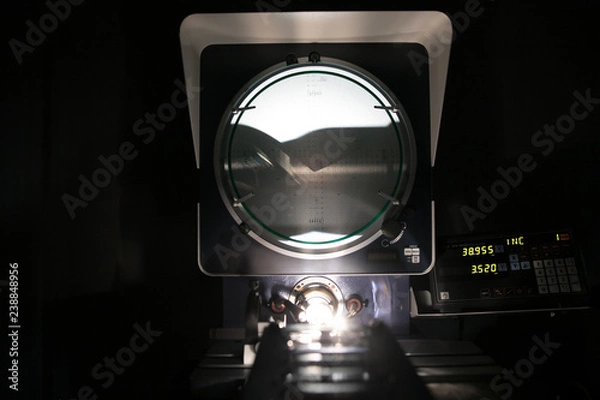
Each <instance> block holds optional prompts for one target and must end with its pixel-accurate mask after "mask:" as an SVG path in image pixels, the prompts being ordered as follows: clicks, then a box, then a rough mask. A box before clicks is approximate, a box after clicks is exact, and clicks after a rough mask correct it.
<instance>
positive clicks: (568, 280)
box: [511, 257, 582, 294]
mask: <svg viewBox="0 0 600 400" xmlns="http://www.w3.org/2000/svg"><path fill="white" fill-rule="evenodd" d="M531 264H532V265H533V269H534V271H535V277H536V283H537V288H538V293H539V294H558V293H578V292H581V291H582V288H581V281H580V280H579V275H578V271H577V265H576V263H575V258H573V257H567V258H554V259H552V258H546V259H543V260H533V261H532V262H531ZM521 267H522V266H521ZM511 269H512V268H511ZM521 269H524V268H521Z"/></svg>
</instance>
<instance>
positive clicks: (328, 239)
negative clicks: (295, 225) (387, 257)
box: [281, 231, 362, 249]
mask: <svg viewBox="0 0 600 400" xmlns="http://www.w3.org/2000/svg"><path fill="white" fill-rule="evenodd" d="M361 236H362V235H354V236H350V237H344V235H339V234H334V233H328V232H318V231H312V232H307V233H303V234H301V235H296V236H292V237H291V238H290V239H292V240H282V241H281V243H284V244H286V245H289V246H292V247H297V248H299V249H321V248H322V249H327V248H331V247H335V246H340V245H344V244H347V243H351V242H354V241H355V240H358V239H360V237H361Z"/></svg>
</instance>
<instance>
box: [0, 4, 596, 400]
mask: <svg viewBox="0 0 600 400" xmlns="http://www.w3.org/2000/svg"><path fill="white" fill-rule="evenodd" d="M267 2H268V3H270V2H269V0H267ZM482 5H483V7H484V12H483V14H482V15H481V16H479V17H477V18H474V19H471V20H470V22H469V26H468V27H467V28H466V30H464V32H457V35H456V39H455V41H454V43H453V47H452V52H451V58H450V66H449V74H448V82H447V90H446V97H445V105H444V114H443V121H442V126H441V133H440V142H439V146H438V155H437V163H436V179H435V198H436V214H437V226H436V228H437V232H438V234H439V235H460V234H466V233H470V230H469V228H468V226H467V225H466V223H465V221H464V219H463V217H462V215H461V212H460V208H461V207H462V206H464V205H468V206H470V207H473V208H475V207H476V203H477V198H478V196H479V194H478V193H477V188H478V187H479V186H483V187H484V188H486V189H487V188H489V187H490V186H491V184H492V183H493V182H494V181H495V180H496V179H498V175H497V173H496V172H495V170H496V168H498V167H500V166H502V167H508V166H512V165H515V164H516V160H517V158H518V156H519V155H520V154H523V153H530V154H532V155H533V156H534V157H535V158H536V161H538V167H537V168H536V169H535V171H533V172H532V173H529V174H526V175H525V176H524V177H523V181H522V183H521V184H520V185H519V186H518V187H517V188H515V189H514V190H512V191H511V193H510V195H509V196H508V197H507V198H506V199H505V200H502V201H501V202H499V204H498V206H497V207H496V209H495V210H494V211H493V212H491V213H490V214H489V215H488V216H487V217H486V218H485V219H484V220H482V221H478V222H477V223H476V226H475V230H474V231H473V232H472V233H488V232H506V233H510V232H521V231H524V232H536V231H543V230H547V229H557V228H561V229H562V228H572V229H573V230H574V231H575V233H576V237H577V238H578V242H579V244H580V245H581V248H582V252H583V255H584V259H585V261H586V264H587V271H588V274H589V281H590V282H591V284H592V285H595V284H597V282H598V280H599V273H598V270H599V269H598V262H599V256H598V252H597V250H596V248H597V243H598V240H599V239H600V238H599V236H600V234H599V233H598V230H597V228H598V216H599V212H598V204H599V203H600V195H599V194H598V190H597V186H598V183H599V179H598V170H599V169H598V162H597V161H598V159H599V158H600V146H599V145H600V136H599V135H598V131H599V127H600V109H598V110H594V111H593V112H591V113H590V115H589V116H588V117H587V118H586V119H584V120H583V121H581V122H578V123H577V125H576V128H575V130H574V131H573V132H572V133H571V134H570V135H569V136H568V137H567V138H566V139H565V140H564V142H562V143H560V144H557V146H556V149H555V150H554V151H553V152H552V153H551V154H550V155H548V156H547V157H543V156H541V155H540V154H539V149H535V148H533V147H532V145H531V137H532V135H533V134H534V133H535V132H536V131H537V130H539V129H542V128H543V126H544V124H554V123H555V121H556V120H557V118H558V117H559V116H561V115H562V114H566V113H568V111H569V107H570V105H571V104H572V102H573V101H574V97H573V92H574V91H579V92H580V93H585V91H586V90H587V89H590V90H591V93H592V96H593V97H600V78H599V74H598V71H600V61H599V60H600V59H599V58H598V57H597V54H598V51H599V50H600V33H599V30H598V24H597V11H596V6H595V5H594V2H592V1H588V2H584V1H571V2H562V3H559V2H552V3H551V4H549V3H547V2H539V3H535V2H524V1H521V2H518V3H517V2H510V1H498V0H497V1H489V0H488V1H483V0H482ZM463 8H464V2H463V1H437V2H436V1H397V2H395V4H390V2H378V1H370V2H364V1H344V2H339V3H333V2H322V1H321V2H317V1H312V0H291V1H290V2H289V4H287V5H286V6H285V7H283V8H282V11H283V12H292V11H298V10H428V9H432V10H440V11H443V12H446V13H448V14H451V15H452V14H455V13H456V12H458V11H462V10H463ZM232 11H243V12H256V11H257V4H256V3H255V2H253V1H251V0H243V1H242V0H235V1H226V2H216V1H214V2H202V3H201V2H200V1H185V0H179V1H170V2H167V1H156V2H141V1H131V2H116V1H93V0H87V1H85V2H84V3H82V4H81V5H78V6H72V9H71V13H70V15H69V16H68V18H66V19H65V20H64V21H63V22H60V23H59V25H58V27H57V28H56V30H54V31H53V32H51V33H48V34H47V35H46V36H47V37H46V38H45V40H44V42H43V43H42V44H40V45H39V46H36V47H35V48H34V51H33V53H25V54H23V56H22V57H23V60H22V63H21V64H19V63H18V62H17V61H16V59H15V57H14V55H13V53H12V50H11V48H10V46H9V45H8V42H9V40H11V39H13V38H15V39H17V40H19V41H21V42H25V35H26V32H27V30H28V27H27V25H26V24H25V22H26V21H27V20H32V21H33V22H34V23H35V24H36V26H37V25H38V21H39V18H40V17H41V16H42V15H44V14H46V13H48V8H47V6H46V5H45V4H44V3H43V2H41V1H21V2H19V3H15V4H13V3H11V4H10V6H9V5H3V8H2V11H1V12H0V15H1V17H0V18H1V19H0V29H1V39H2V40H1V42H2V43H3V45H2V47H1V48H0V57H1V58H0V60H1V61H0V85H1V86H0V88H1V94H2V97H1V99H2V102H1V105H2V107H1V109H0V110H1V111H0V112H1V114H0V118H1V121H2V124H1V125H0V126H1V131H0V154H1V160H2V170H1V171H0V178H1V181H0V184H1V189H0V191H1V193H2V196H1V198H2V202H1V204H2V234H3V238H2V241H1V242H0V243H1V244H0V250H1V252H0V255H1V258H2V266H1V272H0V277H2V279H6V275H7V271H8V263H9V262H17V263H19V268H20V273H21V275H20V296H21V302H20V318H21V323H22V326H23V330H22V331H21V341H20V346H21V349H22V352H21V353H20V363H21V381H20V388H21V391H20V392H19V396H20V397H18V398H23V399H37V398H44V399H46V398H48V399H59V398H61V399H71V398H76V396H77V391H78V390H79V388H80V387H82V386H84V385H90V386H92V387H93V388H94V389H96V393H97V394H98V396H99V398H101V399H103V398H109V399H113V398H156V399H166V398H177V397H180V398H186V392H187V379H188V376H189V373H190V371H191V368H192V367H193V365H194V362H195V360H197V359H198V358H199V357H200V356H201V354H202V352H203V351H204V349H205V348H206V346H207V339H208V328H210V327H215V326H219V324H220V321H221V289H220V287H221V286H220V285H221V282H220V280H219V279H217V278H209V277H206V276H203V275H202V274H201V273H200V271H199V270H198V267H197V264H196V226H195V225H196V219H195V212H196V208H195V201H196V199H197V198H198V193H199V191H200V190H201V188H200V187H199V185H197V183H196V181H195V178H196V177H197V172H196V170H195V159H194V154H193V148H192V138H191V131H190V127H189V117H188V112H187V109H181V110H179V111H178V114H177V116H176V118H175V119H174V120H173V121H172V122H169V123H168V124H167V125H166V127H165V128H164V129H162V130H160V131H158V130H157V132H156V137H155V139H154V140H153V141H152V142H151V143H148V144H144V143H143V142H141V140H140V137H138V136H136V135H135V134H134V132H133V125H134V123H135V122H136V121H137V120H138V119H140V118H143V117H144V113H146V112H151V113H155V112H156V110H157V108H158V107H159V106H160V105H161V104H163V103H165V102H169V101H170V99H171V94H172V93H173V92H174V91H175V90H176V89H177V86H176V84H175V83H174V82H175V80H176V79H179V80H183V68H182V62H181V54H180V46H179V38H178V34H179V25H180V23H181V21H182V20H183V18H184V17H185V16H187V15H189V14H192V13H196V12H232ZM598 108H600V106H599V107H598ZM125 141H131V142H132V143H133V144H134V145H135V147H136V149H137V150H139V153H138V155H137V157H136V158H135V159H134V160H131V161H126V162H125V165H124V168H123V171H122V172H121V173H120V174H119V175H118V176H117V177H113V179H112V182H111V183H110V185H108V186H107V187H106V188H103V189H101V190H100V192H99V194H98V195H97V197H96V198H95V199H94V200H92V201H90V202H89V204H88V205H87V207H86V208H80V209H78V210H77V215H76V218H75V219H71V218H70V216H69V213H68V212H67V210H66V208H65V206H64V204H63V201H62V199H61V197H62V196H63V195H64V194H65V193H68V194H71V195H73V196H77V191H78V189H79V185H80V182H79V180H78V177H79V176H80V175H84V176H86V177H87V178H88V179H89V178H90V177H91V175H92V173H93V172H94V171H95V170H96V169H97V168H98V167H100V166H101V164H100V163H99V161H98V157H99V156H101V155H104V156H107V157H108V156H109V155H112V154H115V153H117V151H118V148H119V146H120V145H121V144H122V143H123V142H125ZM4 300H6V299H5V298H4V297H3V304H2V305H1V307H2V308H3V312H2V313H1V314H0V315H2V316H3V317H2V318H3V319H2V320H1V323H2V327H3V328H4V327H5V326H6V324H5V319H4V315H6V314H5V312H4V311H5V304H7V302H6V301H4ZM595 318H597V316H594V315H590V314H578V313H575V314H569V315H567V316H558V317H555V318H554V319H550V318H549V317H547V316H544V317H543V318H542V317H539V318H531V317H529V316H524V317H515V318H512V319H491V320H488V319H483V318H482V319H478V320H476V321H473V320H465V321H462V322H460V323H464V324H466V325H464V326H463V327H462V328H461V329H462V331H463V334H464V336H465V337H467V338H470V339H473V340H475V341H476V342H477V343H478V344H480V345H481V346H482V347H484V348H485V349H486V350H487V351H489V352H490V353H492V354H493V355H495V356H497V357H498V358H499V359H500V360H501V361H503V362H505V364H503V365H506V366H512V365H514V362H515V360H518V359H519V358H520V357H522V356H523V354H527V350H528V348H529V347H530V346H531V339H530V338H531V336H532V335H533V334H538V335H543V334H544V333H545V332H548V331H552V332H560V333H557V335H565V340H567V339H568V340H571V342H574V343H576V345H573V347H572V348H571V349H570V350H572V351H571V353H573V354H575V355H573V356H572V357H573V358H567V359H560V358H556V359H555V360H556V361H553V362H552V363H550V364H549V366H545V367H544V368H545V369H548V370H550V372H552V371H551V370H552V368H553V366H554V365H558V364H561V363H562V364H563V365H562V367H561V369H560V370H559V372H557V373H556V374H565V376H564V377H563V380H562V382H565V384H564V385H569V384H571V383H572V382H577V381H578V380H581V381H582V382H584V383H585V382H588V381H591V380H592V378H591V377H593V376H594V375H593V373H592V372H591V371H592V369H591V364H588V363H591V361H590V360H594V358H593V357H596V360H597V359H598V354H599V353H600V352H599V351H598V342H600V340H599V339H600V337H599V335H598V333H597V330H596V329H595V328H594V326H595V325H597V320H596V319H595ZM148 321H149V322H150V324H151V326H152V328H153V329H154V330H159V331H162V332H163V333H162V335H161V336H160V337H159V338H157V339H156V341H155V343H153V344H152V345H151V346H150V347H149V349H148V350H147V351H145V352H144V353H142V354H139V355H138V356H137V359H136V361H135V362H134V364H133V365H132V366H131V367H129V368H128V369H127V370H126V371H125V372H124V374H123V375H121V376H117V377H116V380H115V383H114V384H113V385H112V386H111V387H109V388H107V389H103V388H100V387H99V385H98V381H96V380H94V379H93V378H92V376H91V372H90V371H91V369H92V367H93V366H94V365H95V364H97V363H98V362H101V361H102V360H103V358H104V357H105V356H112V357H114V355H115V353H116V352H117V351H118V350H119V349H120V348H122V347H123V346H127V345H128V343H129V339H130V338H131V336H132V335H133V334H134V333H135V330H134V328H133V325H134V324H135V323H139V324H140V325H142V326H145V325H146V323H147V322H148ZM458 323H459V322H457V321H452V322H450V323H448V324H443V326H442V327H441V328H440V327H437V326H436V327H433V328H431V329H429V328H428V327H427V326H424V327H421V328H419V329H422V331H421V332H418V334H420V335H424V336H436V335H437V336H441V337H454V336H455V332H456V329H457V328H456V326H455V325H454V324H458ZM428 329H429V330H428ZM553 329H554V330H553ZM501 335H504V336H501ZM500 337H504V338H505V340H501V339H499V338H500ZM509 339H510V340H509ZM507 343H511V345H510V346H509V345H507ZM4 344H5V343H3V345H4ZM565 347H566V345H565ZM566 353H568V351H567V350H565V351H564V352H563V353H561V354H566ZM5 354H6V352H5V351H4V350H3V354H2V357H5ZM1 359H2V360H4V358H1ZM573 363H574V364H573ZM3 365H5V364H4V362H3ZM596 365H597V364H596ZM2 368H4V367H2ZM556 368H558V366H557V367H556ZM550 372H549V373H550ZM540 374H541V373H540ZM538 375H539V374H538ZM548 376H553V375H548ZM2 377H4V373H3V374H2ZM578 377H581V378H578ZM548 380H549V381H550V379H548ZM554 382H555V383H556V382H557V381H554ZM560 382H561V381H560V380H559V381H558V383H557V385H559V386H560ZM2 385H3V389H4V388H5V385H6V383H5V380H4V378H3V382H2Z"/></svg>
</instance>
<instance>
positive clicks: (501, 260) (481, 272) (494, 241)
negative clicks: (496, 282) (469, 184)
mask: <svg viewBox="0 0 600 400" xmlns="http://www.w3.org/2000/svg"><path fill="white" fill-rule="evenodd" d="M569 241H570V235H569V234H568V233H562V232H559V233H546V234H543V235H539V234H537V235H533V236H531V237H529V236H527V235H510V236H499V237H490V238H486V239H471V240H465V241H458V240H457V241H453V242H447V243H446V244H445V245H444V248H443V249H442V253H441V254H440V263H439V268H438V275H439V276H440V277H460V276H463V277H464V276H465V275H466V276H474V277H475V276H487V277H494V276H498V277H501V276H507V275H508V274H509V273H510V272H511V271H524V270H525V271H526V270H530V269H531V268H532V262H531V259H532V257H534V258H535V257H538V258H543V256H544V254H543V253H544V252H551V251H553V250H554V251H555V250H556V249H557V248H560V247H563V246H569Z"/></svg>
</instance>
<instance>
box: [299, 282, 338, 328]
mask: <svg viewBox="0 0 600 400" xmlns="http://www.w3.org/2000/svg"><path fill="white" fill-rule="evenodd" d="M289 300H290V302H292V303H294V304H296V305H297V306H299V307H300V308H302V309H303V310H304V311H302V312H301V313H300V314H301V315H299V319H300V320H301V321H300V322H308V323H309V324H311V325H314V326H315V327H318V328H322V327H333V328H342V327H343V326H342V325H343V324H342V323H340V321H342V320H343V316H342V311H343V302H344V298H343V296H342V292H341V290H340V288H339V287H338V286H337V285H336V284H335V283H334V282H333V281H332V280H330V279H328V278H325V277H321V276H318V277H309V278H305V279H302V280H301V281H299V282H298V283H296V285H295V286H294V290H293V291H292V293H290V297H289Z"/></svg>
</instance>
